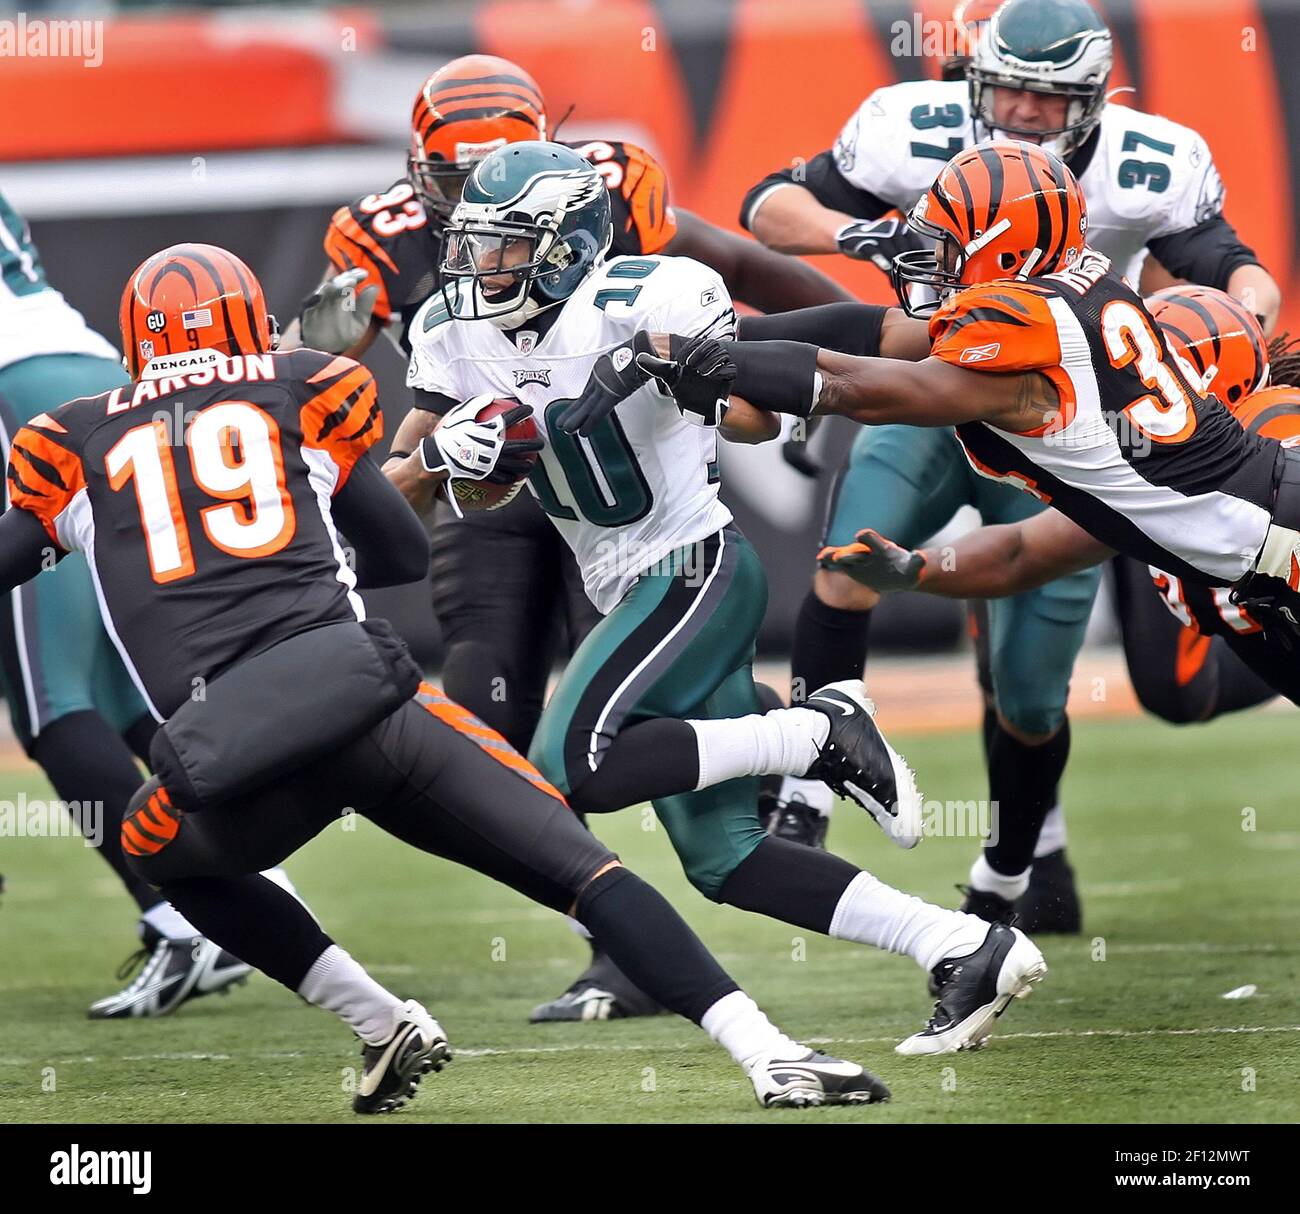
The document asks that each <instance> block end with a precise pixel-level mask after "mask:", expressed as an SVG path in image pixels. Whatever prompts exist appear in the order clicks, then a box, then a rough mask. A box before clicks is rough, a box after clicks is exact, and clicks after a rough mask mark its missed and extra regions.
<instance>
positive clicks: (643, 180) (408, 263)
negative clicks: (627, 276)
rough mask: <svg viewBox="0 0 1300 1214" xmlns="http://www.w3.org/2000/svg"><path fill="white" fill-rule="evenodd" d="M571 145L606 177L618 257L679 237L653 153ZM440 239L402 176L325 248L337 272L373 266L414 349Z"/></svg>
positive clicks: (340, 213)
mask: <svg viewBox="0 0 1300 1214" xmlns="http://www.w3.org/2000/svg"><path fill="white" fill-rule="evenodd" d="M565 146H566V147H570V148H572V149H573V150H574V151H575V152H577V153H578V154H579V155H580V156H585V157H586V158H587V159H588V160H590V161H591V163H592V164H593V165H595V166H596V169H597V170H598V171H599V173H600V175H601V176H602V177H603V178H604V179H605V185H606V186H607V187H608V189H609V200H610V206H611V210H612V215H613V221H614V239H613V244H612V247H611V249H610V253H611V255H615V256H624V255H638V254H646V253H658V252H660V251H661V250H662V249H663V248H664V246H665V245H667V244H668V242H669V241H670V240H672V238H673V237H674V236H675V235H676V234H677V221H676V219H675V218H674V217H673V210H672V207H671V206H670V205H669V202H668V178H667V175H666V174H665V173H664V170H663V167H662V166H661V165H660V164H659V162H658V161H657V160H656V159H655V158H654V157H653V156H651V155H650V153H649V152H647V151H645V150H644V149H643V148H639V147H637V146H636V144H633V143H606V142H604V141H602V140H597V141H594V142H589V143H568V144H565ZM440 240H441V229H439V228H438V227H436V226H435V225H434V224H433V223H432V222H431V221H430V219H429V216H428V214H427V213H426V211H425V209H424V207H423V205H422V204H421V202H420V200H419V199H418V198H417V197H416V196H415V191H414V189H412V187H411V183H410V182H409V181H407V180H406V179H405V178H403V179H402V180H401V181H398V182H395V183H394V184H393V185H392V186H391V187H390V188H389V189H388V191H387V192H386V193H383V194H368V195H366V197H365V198H362V199H359V200H358V201H357V202H354V203H352V204H351V205H350V206H345V207H340V208H339V209H338V210H337V211H336V212H335V213H334V217H333V218H332V219H331V220H330V226H329V228H328V230H327V231H326V233H325V252H326V254H327V255H328V257H329V259H330V265H331V266H332V267H333V269H334V271H335V273H341V272H342V271H344V270H349V269H355V268H358V267H359V268H361V269H364V270H365V271H366V281H365V283H364V284H363V289H364V287H367V286H375V287H378V288H379V292H378V294H377V295H376V297H375V311H374V315H375V316H376V317H377V318H378V319H379V320H381V321H388V320H390V319H392V318H394V317H396V318H397V319H398V320H400V321H401V323H402V335H403V336H402V344H403V347H404V348H409V347H407V343H406V339H405V333H406V327H407V326H408V325H409V324H410V322H411V318H412V317H413V316H414V315H415V312H416V310H417V309H418V308H419V306H420V305H421V304H422V303H423V302H424V301H425V300H426V299H428V298H429V296H430V295H432V294H433V292H434V291H435V290H436V289H437V287H438V262H439V242H440Z"/></svg>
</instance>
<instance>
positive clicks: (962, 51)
mask: <svg viewBox="0 0 1300 1214" xmlns="http://www.w3.org/2000/svg"><path fill="white" fill-rule="evenodd" d="M1003 3H1004V0H958V3H957V7H956V8H954V9H953V10H952V25H953V29H954V30H955V31H956V38H955V39H954V43H953V53H952V54H951V55H949V56H948V58H947V59H945V60H944V61H943V69H942V75H943V78H944V79H945V80H965V79H966V68H967V66H968V65H969V64H970V61H971V55H972V54H974V51H975V44H976V43H977V42H978V41H979V40H980V38H981V37H982V36H983V34H984V30H985V29H986V28H987V26H988V23H989V20H990V19H991V18H992V16H993V14H994V13H996V12H997V11H998V9H999V8H1001V7H1002V5H1003Z"/></svg>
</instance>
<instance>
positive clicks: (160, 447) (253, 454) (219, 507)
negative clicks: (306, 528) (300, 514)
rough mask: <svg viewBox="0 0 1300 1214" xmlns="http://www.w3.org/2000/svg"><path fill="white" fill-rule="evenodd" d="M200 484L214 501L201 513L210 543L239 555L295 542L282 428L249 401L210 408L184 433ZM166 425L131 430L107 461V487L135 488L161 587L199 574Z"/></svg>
mask: <svg viewBox="0 0 1300 1214" xmlns="http://www.w3.org/2000/svg"><path fill="white" fill-rule="evenodd" d="M185 448H186V450H187V451H189V455H190V469H191V472H192V474H193V478H194V484H195V485H196V486H198V488H199V489H201V490H202V491H203V492H204V493H206V494H207V495H208V496H209V497H211V498H213V499H215V500H214V502H213V504H212V505H211V506H205V507H203V508H202V509H201V510H200V511H199V518H200V520H201V521H202V525H203V531H204V533H205V534H206V535H207V537H208V539H209V540H210V541H211V543H212V544H213V545H214V546H215V547H217V548H220V549H221V551H222V552H227V553H229V554H230V555H231V556H237V557H258V556H270V555H271V554H272V553H275V552H279V551H280V549H281V548H283V547H284V546H285V545H286V544H287V543H288V542H289V541H290V540H291V539H292V538H293V533H294V527H295V519H294V513H293V499H292V498H291V497H290V496H289V490H288V488H287V486H286V485H285V479H284V456H283V455H282V453H281V450H280V428H279V426H277V425H276V423H275V419H274V418H272V417H271V416H270V414H268V413H266V412H265V411H264V410H262V409H259V408H258V407H257V406H256V405H254V404H251V403H250V402H248V401H240V400H228V401H222V402H221V403H219V404H214V405H209V406H208V407H207V408H206V409H204V410H202V411H201V412H200V413H199V414H198V415H197V416H196V417H195V418H194V420H193V421H192V422H191V423H190V425H189V427H188V429H187V430H186V433H185ZM173 450H174V447H173V444H172V442H171V436H170V433H169V427H168V425H167V423H166V422H165V421H163V420H160V419H155V420H153V421H152V422H147V423H146V424H144V425H142V426H135V427H134V428H132V429H130V430H128V431H127V432H126V433H125V434H124V435H122V437H121V438H120V439H118V441H117V442H116V443H115V444H114V445H113V447H112V448H111V449H110V450H109V452H108V454H107V455H106V456H105V457H104V466H105V470H106V471H107V472H108V483H109V485H110V486H111V487H112V488H113V489H115V490H118V491H121V490H123V489H125V488H126V486H127V485H128V484H133V485H134V486H135V498H136V504H137V506H138V507H139V510H140V525H141V527H142V528H143V530H144V539H145V546H146V548H147V549H148V553H149V569H150V572H151V573H152V574H153V580H154V581H155V582H174V581H176V580H177V579H178V578H185V577H189V576H190V575H191V574H192V573H193V572H194V549H193V547H192V545H191V543H190V527H189V522H188V521H187V520H186V518H185V511H184V506H183V503H182V501H181V491H180V485H179V483H178V482H177V479H176V461H175V457H174V455H173Z"/></svg>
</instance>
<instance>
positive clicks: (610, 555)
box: [407, 257, 735, 614]
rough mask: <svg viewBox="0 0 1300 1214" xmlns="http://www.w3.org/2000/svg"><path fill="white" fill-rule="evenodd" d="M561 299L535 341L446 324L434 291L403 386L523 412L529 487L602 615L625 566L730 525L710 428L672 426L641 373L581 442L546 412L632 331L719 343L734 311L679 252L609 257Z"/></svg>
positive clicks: (677, 419) (706, 273)
mask: <svg viewBox="0 0 1300 1214" xmlns="http://www.w3.org/2000/svg"><path fill="white" fill-rule="evenodd" d="M561 307H562V310H561V312H560V315H559V317H558V318H557V319H556V320H555V322H554V324H553V325H552V326H551V327H550V329H549V330H547V332H546V333H545V334H544V335H543V336H542V337H541V339H540V340H539V341H536V343H535V344H534V343H533V342H532V341H528V340H522V339H521V340H520V341H519V343H518V344H516V343H515V342H512V341H511V340H510V338H509V337H507V336H506V335H505V333H503V332H502V331H501V330H500V329H499V328H497V326H496V325H494V324H493V323H492V322H491V321H488V320H474V321H469V320H452V319H449V318H448V316H447V313H446V308H445V306H444V304H443V301H442V298H441V297H440V296H435V297H434V298H433V299H431V300H430V301H429V302H428V303H426V304H425V305H424V307H423V308H422V309H421V311H420V313H419V314H418V315H417V316H416V318H415V321H414V323H413V324H412V325H411V330H410V336H411V361H410V366H409V368H408V372H407V383H408V384H409V385H411V386H412V387H417V388H422V389H424V390H425V391H428V392H438V393H441V394H442V395H444V396H450V397H452V398H453V399H454V400H458V401H464V400H468V399H469V398H470V397H473V396H477V395H479V394H480V393H484V392H487V393H490V394H491V395H492V396H494V397H513V398H515V399H517V400H519V401H522V402H523V403H524V404H526V405H528V406H530V407H531V409H532V410H533V416H534V419H535V420H536V422H537V428H538V430H539V431H540V432H541V434H542V438H543V441H544V442H545V444H546V446H545V448H544V449H543V451H542V453H541V458H540V459H539V461H538V464H537V467H536V469H535V470H534V472H533V474H532V476H531V477H530V479H529V485H530V488H531V490H532V492H533V494H534V496H535V497H536V498H537V500H538V501H539V502H540V504H541V506H542V509H543V510H545V511H546V513H547V514H549V515H550V516H551V521H552V522H553V523H554V524H555V526H556V527H557V528H558V529H559V531H560V534H561V535H563V536H564V539H565V541H566V542H567V543H568V545H569V547H570V548H572V549H573V552H574V556H575V557H576V558H577V561H578V565H579V567H580V568H581V570H582V578H583V586H584V588H585V590H586V592H587V596H588V597H589V598H590V599H591V601H592V602H593V603H595V605H596V607H597V608H598V609H599V610H600V611H601V612H602V613H605V614H608V612H610V611H611V610H612V609H613V608H614V606H615V605H616V604H617V603H618V602H619V600H620V599H621V598H622V597H623V596H624V594H626V593H627V591H628V589H629V587H630V586H631V585H632V583H633V582H634V581H635V580H636V578H637V576H638V574H640V573H642V572H644V571H645V570H646V569H648V568H650V567H651V566H652V565H654V564H656V563H657V562H659V561H660V560H661V559H662V558H664V557H665V556H667V555H668V553H670V552H672V551H673V550H674V549H675V548H680V547H684V546H685V545H688V544H693V543H695V542H697V541H698V540H702V539H705V538H707V537H708V536H710V535H712V534H713V533H714V532H716V531H718V530H720V529H721V528H723V527H725V526H726V525H727V524H728V523H730V522H731V512H730V511H729V510H728V509H727V508H726V506H724V505H723V504H722V502H721V501H720V500H719V499H718V465H717V458H718V457H717V431H716V430H713V429H705V428H702V427H700V426H694V425H692V424H690V423H689V422H687V421H685V420H684V419H683V417H682V415H681V413H680V412H679V411H678V409H677V407H676V405H675V404H674V403H673V401H672V400H671V398H670V397H668V396H666V395H664V394H663V393H661V392H660V391H659V389H658V388H657V387H655V386H654V382H653V381H651V382H650V383H648V384H647V385H645V386H644V387H642V388H639V389H638V390H637V391H636V392H634V393H633V394H632V395H631V396H629V397H628V398H627V399H626V400H625V401H623V402H622V403H621V404H620V405H619V406H618V408H617V409H615V411H614V412H613V413H612V414H611V415H610V416H609V417H608V418H606V419H605V421H603V422H602V423H601V424H600V426H599V427H597V429H596V430H595V431H594V432H593V433H592V434H591V436H590V437H589V438H581V437H579V436H578V435H576V434H566V433H564V431H562V430H561V429H560V428H559V424H558V421H559V418H561V417H562V416H563V415H564V411H565V410H566V409H567V408H568V406H569V403H570V402H571V401H572V400H574V399H575V398H576V397H577V396H579V395H580V394H581V392H582V389H583V387H584V386H585V385H586V383H587V380H588V378H589V377H590V376H591V371H592V368H593V367H594V366H595V363H596V360H597V359H598V358H599V357H600V356H601V355H602V354H604V353H606V352H607V351H609V350H612V349H614V347H616V346H619V345H621V344H623V343H624V342H626V341H628V340H629V339H630V338H631V337H632V336H633V334H635V333H636V332H637V330H639V329H645V330H648V331H650V332H655V333H679V334H683V335H686V336H693V335H695V334H699V333H705V332H707V333H709V334H710V335H713V336H717V337H723V338H726V337H731V336H732V335H733V334H734V332H735V313H734V312H733V311H732V307H731V298H730V296H729V295H728V294H727V288H726V287H725V286H724V285H723V282H722V279H721V278H720V277H719V276H718V275H717V273H716V272H715V271H713V270H711V269H710V268H709V267H707V266H704V265H701V264H700V263H699V262H697V261H693V260H691V259H690V258H686V257H616V258H613V259H612V260H610V261H607V262H605V263H604V264H603V265H601V266H600V267H598V268H597V269H596V270H595V271H593V272H592V273H591V274H590V275H589V276H588V278H587V279H586V280H585V281H584V282H583V283H582V285H581V286H579V288H578V289H577V291H575V292H574V294H573V295H572V296H571V297H570V298H569V299H568V300H566V301H565V303H564V304H563V305H562V306H561ZM528 336H529V337H531V336H532V335H531V334H529V335H528Z"/></svg>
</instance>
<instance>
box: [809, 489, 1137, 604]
mask: <svg viewBox="0 0 1300 1214" xmlns="http://www.w3.org/2000/svg"><path fill="white" fill-rule="evenodd" d="M1114 555H1115V550H1114V549H1113V548H1109V547H1107V546H1106V545H1105V544H1103V543H1102V542H1101V541H1100V540H1098V539H1095V538H1094V537H1093V536H1092V535H1090V534H1089V533H1088V532H1086V531H1084V530H1083V528H1082V527H1080V526H1078V524H1076V523H1074V522H1071V521H1070V519H1068V518H1066V517H1065V515H1063V514H1061V513H1059V512H1058V511H1056V510H1044V511H1043V512H1042V513H1041V514H1036V515H1034V517H1033V518H1030V519H1026V520H1024V521H1023V522H1020V523H1010V524H1005V525H999V526H992V527H978V528H976V529H975V530H974V531H971V532H968V533H967V534H966V535H964V536H962V537H961V539H959V540H957V541H956V542H955V543H952V544H946V545H944V546H943V547H937V548H923V549H917V550H916V551H911V550H909V549H906V548H902V547H900V546H899V545H897V544H895V543H893V542H891V541H890V540H889V539H887V538H886V537H884V536H882V535H881V534H880V533H879V532H877V531H873V530H872V529H871V528H867V529H865V530H863V531H859V532H858V534H857V536H856V538H855V541H854V542H853V543H852V544H845V545H843V546H842V547H839V548H824V549H823V550H822V551H821V553H820V554H819V556H818V563H819V564H820V565H821V567H822V568H823V569H829V570H833V571H835V572H837V573H847V574H848V575H849V576H850V577H851V578H853V579H854V581H856V582H860V583H861V584H862V585H864V586H868V587H870V588H871V589H872V590H875V591H878V592H879V593H881V594H888V593H891V592H895V591H900V590H921V591H924V592H925V593H926V594H936V595H940V596H942V597H945V598H956V599H995V598H1002V597H1003V596H1004V595H1008V594H1020V593H1022V592H1023V591H1026V590H1033V589H1035V588H1036V587H1038V586H1042V585H1045V584H1046V583H1047V582H1051V581H1054V580H1055V579H1056V578H1060V577H1065V576H1066V575H1067V574H1071V573H1077V572H1078V571H1079V570H1080V569H1088V568H1090V567H1091V566H1093V565H1099V564H1101V562H1102V561H1105V560H1107V559H1109V558H1110V557H1112V556H1114Z"/></svg>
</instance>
